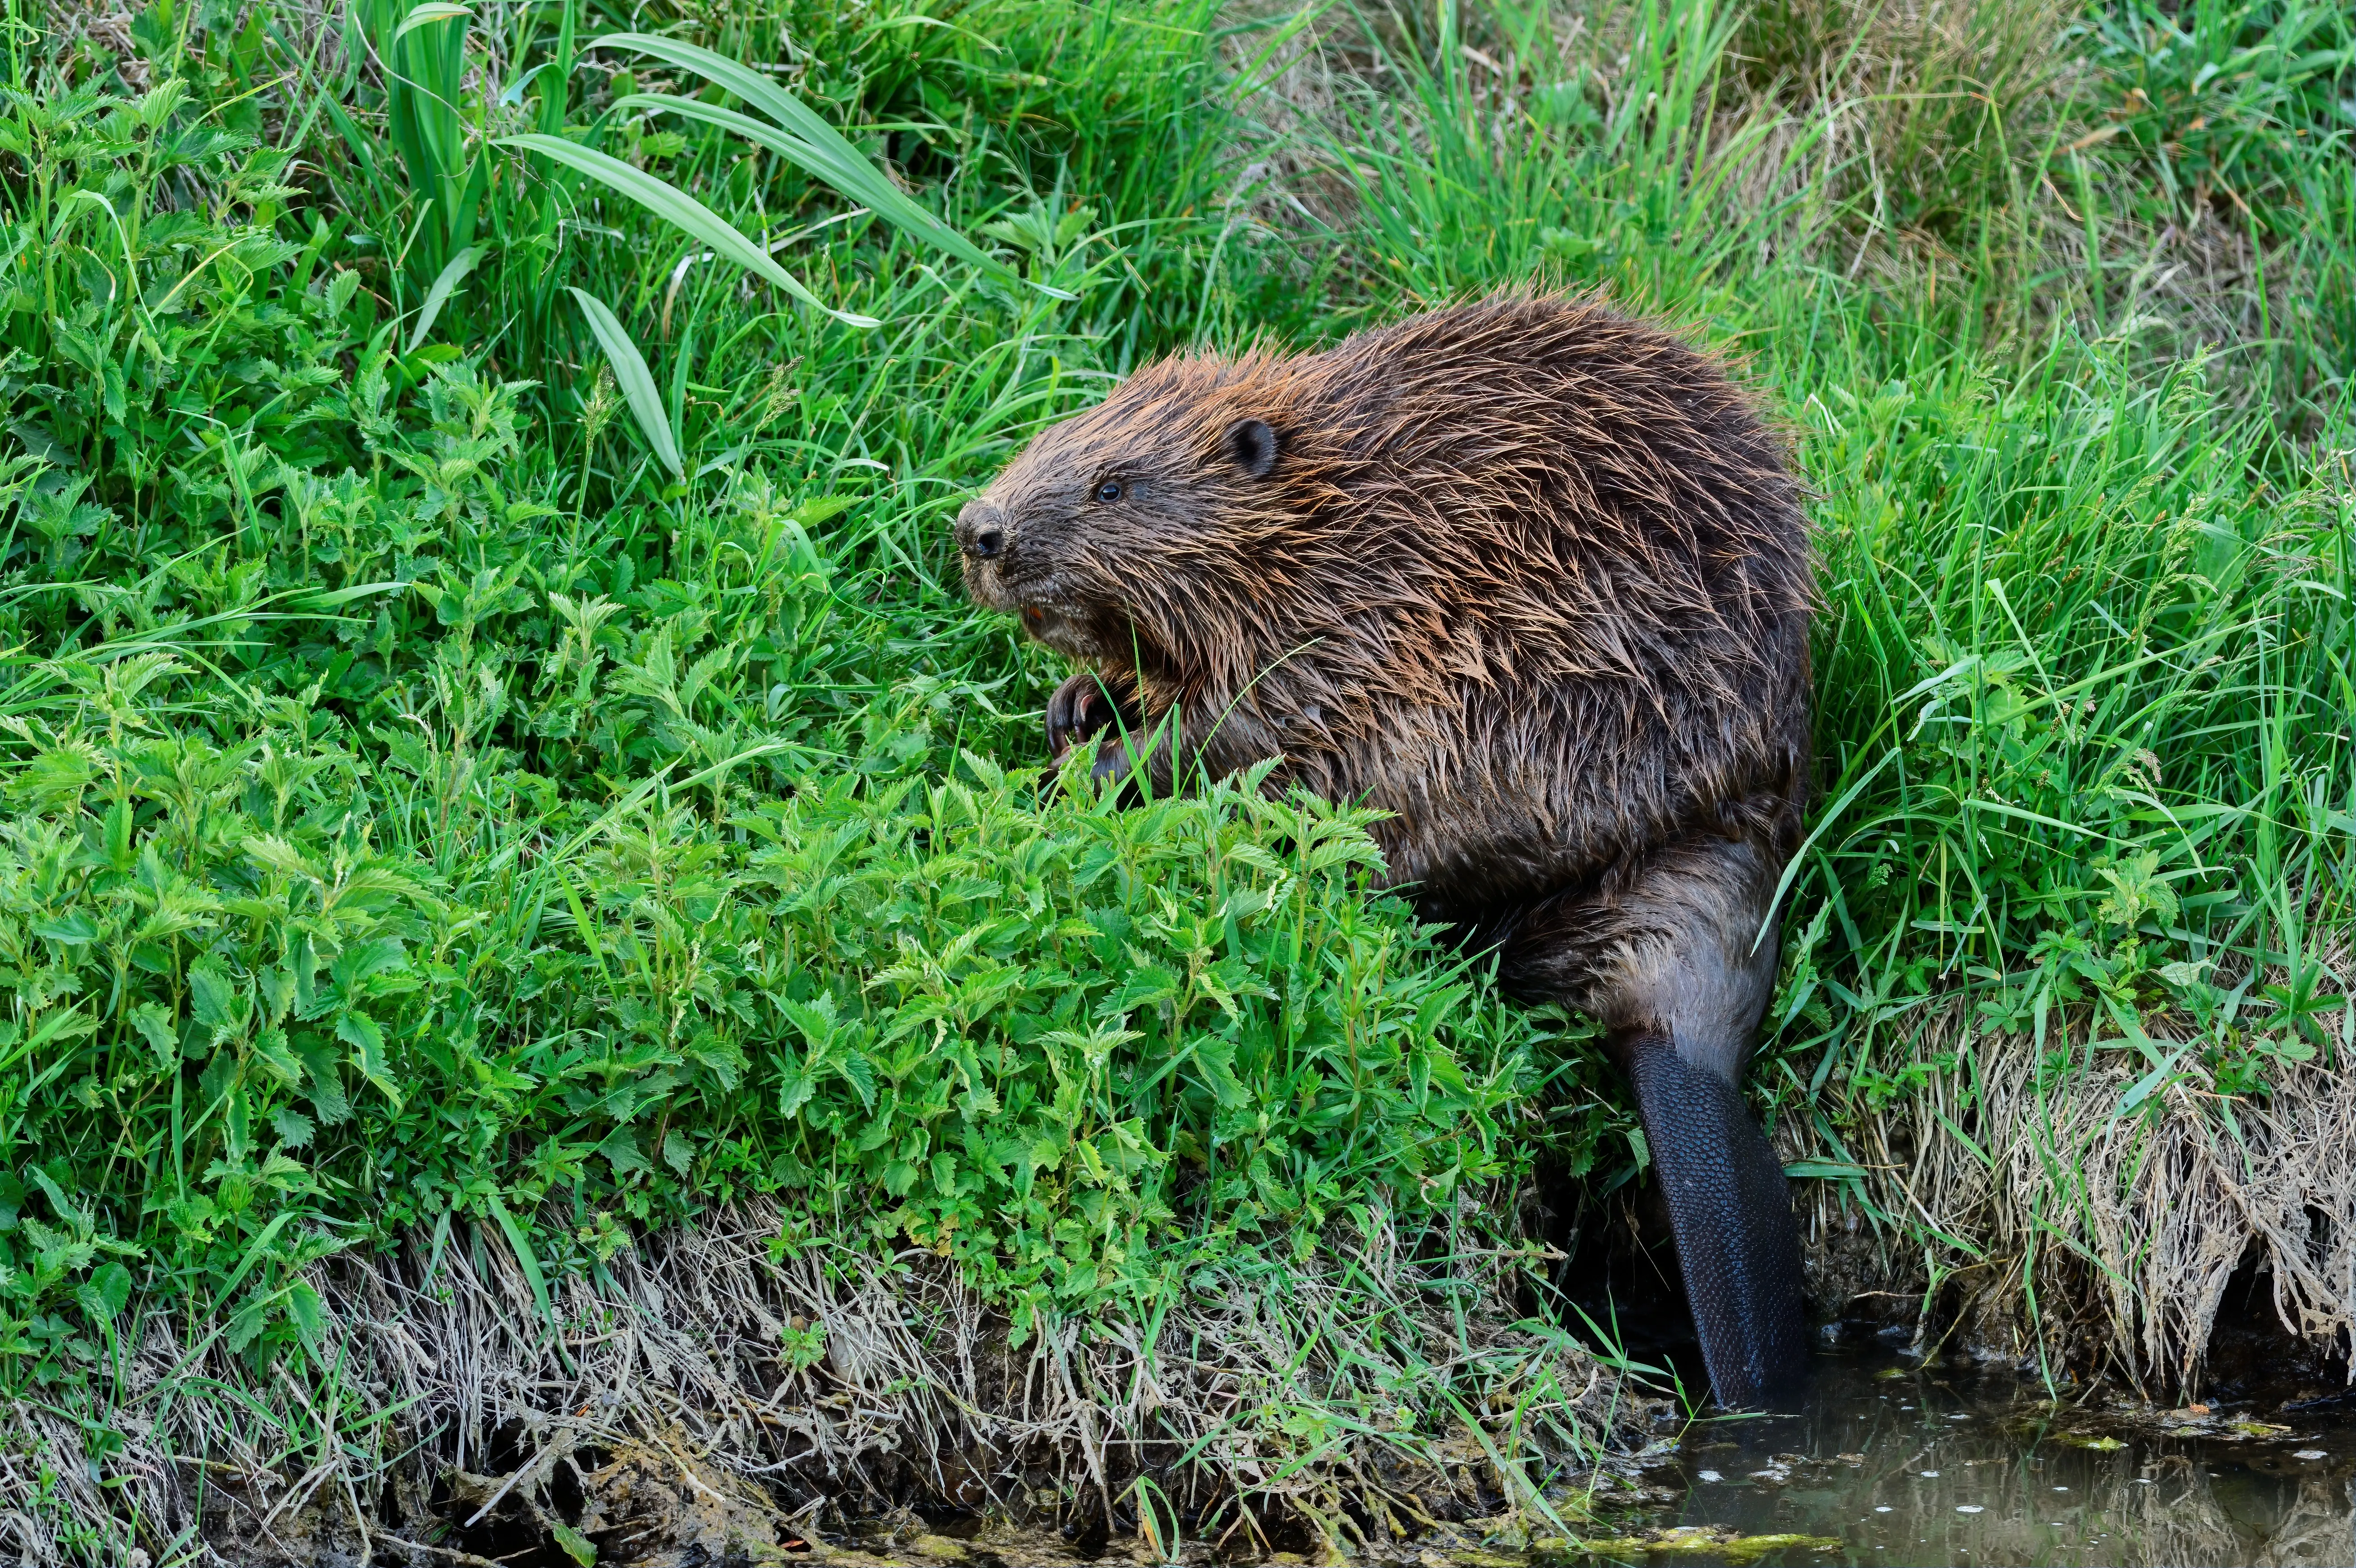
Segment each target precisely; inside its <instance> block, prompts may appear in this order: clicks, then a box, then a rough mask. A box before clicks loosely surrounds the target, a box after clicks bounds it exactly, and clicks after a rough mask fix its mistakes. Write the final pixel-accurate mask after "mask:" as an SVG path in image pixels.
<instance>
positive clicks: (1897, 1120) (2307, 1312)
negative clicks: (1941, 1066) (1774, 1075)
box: [1783, 1040, 2356, 1396]
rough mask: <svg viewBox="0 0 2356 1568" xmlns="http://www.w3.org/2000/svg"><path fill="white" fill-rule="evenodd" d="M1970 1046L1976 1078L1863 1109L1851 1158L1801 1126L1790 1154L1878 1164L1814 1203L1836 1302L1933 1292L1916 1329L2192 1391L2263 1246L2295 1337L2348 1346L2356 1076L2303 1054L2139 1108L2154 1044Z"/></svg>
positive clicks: (1827, 1289) (2004, 1354)
mask: <svg viewBox="0 0 2356 1568" xmlns="http://www.w3.org/2000/svg"><path fill="white" fill-rule="evenodd" d="M2122 1054H2124V1053H2122ZM1974 1057H1975V1061H1976V1072H1974V1073H1973V1074H1972V1075H1971V1079H1970V1080H1969V1082H1968V1083H1967V1082H1966V1081H1965V1079H1963V1078H1961V1077H1957V1076H1952V1075H1942V1076H1940V1077H1938V1078H1934V1079H1933V1081H1932V1082H1931V1083H1929V1084H1928V1085H1927V1086H1926V1087H1925V1088H1924V1089H1923V1091H1922V1093H1919V1094H1917V1095H1914V1096H1912V1097H1911V1098H1908V1099H1905V1100H1902V1101H1901V1102H1899V1103H1897V1104H1893V1105H1892V1106H1890V1108H1889V1109H1888V1110H1887V1111H1885V1112H1883V1113H1882V1114H1880V1115H1878V1116H1869V1117H1866V1118H1864V1119H1863V1120H1862V1122H1861V1123H1860V1124H1859V1125H1857V1126H1856V1127H1855V1129H1854V1136H1853V1137H1852V1140H1851V1142H1850V1143H1849V1145H1848V1147H1847V1156H1846V1157H1849V1158H1853V1159H1854V1160H1855V1162H1856V1163H1857V1165H1858V1166H1859V1167H1861V1168H1863V1172H1864V1174H1863V1176H1862V1178H1861V1179H1859V1180H1858V1181H1857V1182H1855V1183H1853V1184H1847V1183H1833V1182H1825V1183H1818V1184H1815V1187H1814V1189H1813V1192H1812V1194H1811V1196H1810V1198H1809V1200H1808V1203H1809V1211H1808V1214H1807V1217H1806V1221H1805V1222H1806V1224H1807V1227H1808V1230H1807V1236H1808V1241H1807V1247H1808V1251H1809V1253H1810V1254H1811V1263H1812V1265H1813V1273H1814V1275H1815V1278H1814V1281H1813V1283H1814V1285H1815V1289H1816V1293H1817V1295H1818V1296H1819V1301H1820V1305H1821V1306H1822V1307H1824V1308H1825V1309H1827V1310H1831V1311H1836V1312H1838V1311H1842V1310H1845V1309H1847V1308H1849V1307H1852V1306H1853V1305H1856V1304H1859V1303H1861V1302H1862V1301H1863V1300H1865V1299H1869V1298H1879V1300H1880V1301H1881V1302H1882V1303H1884V1304H1885V1305H1893V1306H1904V1307H1918V1306H1920V1305H1922V1304H1933V1305H1934V1306H1935V1307H1936V1311H1935V1315H1933V1313H1923V1314H1922V1316H1920V1317H1919V1318H1918V1322H1919V1330H1918V1343H1919V1344H1923V1345H1926V1346H1927V1345H1928V1344H1930V1343H1932V1342H1933V1341H1936V1340H1939V1339H1941V1338H1942V1337H1943V1336H1948V1337H1952V1339H1951V1343H1952V1344H1954V1345H1957V1346H1961V1347H1965V1348H1969V1349H1975V1350H1976V1351H1978V1352H1980V1353H1981V1354H1983V1355H1987V1356H1991V1357H1997V1358H2001V1359H2003V1360H2008V1361H2014V1362H2019V1363H2022V1364H2025V1365H2027V1366H2029V1367H2039V1366H2042V1367H2045V1368H2048V1369H2051V1370H2052V1371H2057V1372H2058V1371H2061V1370H2062V1369H2064V1368H2077V1369H2080V1370H2083V1371H2098V1372H2107V1373H2113V1374H2115V1375H2117V1376H2119V1377H2122V1378H2124V1379H2126V1381H2129V1382H2131V1383H2133V1384H2134V1385H2136V1387H2138V1388H2140V1389H2145V1390H2147V1391H2153V1392H2182V1393H2184V1394H2186V1395H2187V1396H2190V1394H2191V1393H2193V1392H2198V1389H2199V1387H2200V1383H2201V1377H2202V1375H2203V1371H2204V1365H2203V1362H2204V1357H2205V1355H2206V1353H2207V1350H2208V1347H2209V1343H2210V1337H2211V1330H2212V1328H2214V1327H2215V1324H2216V1321H2217V1314H2218V1308H2219V1306H2220V1304H2221V1303H2222V1300H2223V1298H2224V1295H2225V1286H2226V1282H2227V1281H2228V1279H2229V1278H2231V1277H2232V1275H2233V1273H2234V1271H2235V1269H2236V1268H2238V1267H2239V1266H2241V1265H2242V1264H2243V1263H2244V1260H2245V1259H2246V1258H2249V1257H2253V1256H2254V1257H2255V1258H2256V1259H2257V1260H2258V1263H2259V1265H2260V1269H2261V1272H2262V1273H2263V1274H2264V1275H2265V1277H2266V1278H2267V1279H2268V1281H2269V1283H2270V1285H2271V1290H2272V1300H2273V1305H2274V1309H2275V1312H2276V1317H2277V1319H2278V1320H2279V1322H2280V1324H2281V1326H2282V1328H2283V1331H2284V1333H2285V1335H2286V1338H2288V1339H2292V1340H2297V1341H2305V1342H2307V1343H2308V1344H2309V1345H2310V1346H2312V1347H2314V1348H2316V1349H2320V1350H2324V1351H2328V1352H2329V1353H2330V1354H2333V1355H2336V1356H2341V1357H2344V1356H2346V1355H2347V1353H2348V1350H2349V1349H2350V1344H2351V1335H2356V1077H2351V1075H2350V1074H2348V1073H2345V1072H2339V1071H2335V1070H2333V1069H2331V1068H2329V1067H2327V1066H2325V1065H2322V1064H2321V1063H2319V1062H2317V1063H2308V1064H2302V1065H2286V1066H2285V1067H2284V1068H2283V1069H2282V1070H2281V1072H2280V1074H2279V1076H2278V1078H2277V1079H2276V1083H2275V1086H2274V1091H2273V1093H2271V1094H2269V1095H2268V1096H2266V1097H2265V1098H2264V1099H2247V1098H2232V1099H2227V1098H2221V1097H2220V1096H2218V1095H2216V1094H2214V1093H2209V1092H2207V1090H2206V1089H2205V1087H2204V1085H2203V1084H2202V1083H2201V1082H2199V1081H2198V1080H2197V1079H2195V1080H2188V1081H2185V1082H2181V1083H2176V1084H2174V1085H2172V1086H2170V1087H2169V1088H2168V1089H2166V1090H2164V1091H2162V1092H2161V1093H2158V1094H2157V1095H2155V1096H2153V1097H2152V1099H2151V1100H2149V1101H2147V1102H2146V1103H2145V1104H2142V1105H2141V1106H2139V1107H2136V1108H2132V1109H2129V1110H2127V1111H2126V1112H2124V1113H2122V1111H2121V1109H2120V1106H2121V1101H2122V1098H2123V1097H2124V1096H2125V1095H2126V1093H2127V1091H2128V1090H2129V1088H2130V1086H2131V1085H2133V1084H2134V1083H2136V1081H2137V1080H2138V1079H2140V1078H2141V1077H2142V1076H2143V1075H2144V1073H2145V1072H2146V1071H2147V1063H2145V1062H2144V1061H2143V1060H2142V1059H2141V1058H2140V1057H2139V1056H2138V1057H2136V1059H2135V1060H2134V1061H2133V1062H2132V1063H2126V1064H2120V1065H2112V1064H2110V1063H2108V1062H2105V1063H2104V1064H2102V1065H2099V1066H2097V1067H2095V1068H2094V1069H2092V1070H2086V1071H2072V1072H2064V1073H2061V1074H2054V1073H2051V1072H2046V1071H2041V1070H2040V1067H2039V1065H2038V1061H2037V1055H2036V1053H2035V1052H2034V1051H2031V1050H2030V1049H2029V1047H2028V1044H2027V1042H2026V1041H2020V1040H2002V1041H1992V1040H1980V1041H1976V1042H1975V1046H1974ZM1783 1140H1784V1147H1785V1148H1786V1150H1787V1153H1788V1154H1789V1156H1790V1157H1794V1158H1816V1159H1826V1158H1830V1159H1841V1158H1843V1157H1844V1155H1843V1154H1842V1153H1840V1152H1839V1151H1836V1150H1834V1149H1833V1148H1831V1147H1829V1146H1828V1145H1827V1144H1826V1142H1825V1140H1824V1139H1823V1138H1822V1137H1821V1136H1819V1135H1818V1134H1817V1133H1816V1132H1815V1131H1813V1130H1811V1129H1807V1128H1804V1127H1802V1126H1801V1125H1799V1124H1798V1122H1797V1121H1796V1120H1794V1121H1787V1122H1786V1123H1785V1125H1784V1128H1783ZM1860 1199H1861V1200H1862V1202H1860V1201H1859V1200H1860ZM1866 1205H1870V1208H1871V1211H1872V1212H1873V1214H1874V1215H1877V1216H1878V1220H1877V1219H1869V1216H1868V1214H1867V1212H1866V1209H1865V1206H1866ZM1901 1238H1902V1240H1901Z"/></svg>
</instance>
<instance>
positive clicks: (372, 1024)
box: [336, 1012, 402, 1111]
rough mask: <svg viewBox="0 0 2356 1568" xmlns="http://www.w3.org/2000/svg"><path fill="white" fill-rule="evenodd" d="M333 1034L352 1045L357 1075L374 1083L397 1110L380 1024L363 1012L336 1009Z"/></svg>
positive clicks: (396, 1092)
mask: <svg viewBox="0 0 2356 1568" xmlns="http://www.w3.org/2000/svg"><path fill="white" fill-rule="evenodd" d="M336 1038H337V1040H342V1041H343V1042H344V1043H345V1044H346V1045H348V1046H350V1047H351V1048H352V1054H351V1062H352V1065H353V1066H355V1067H357V1068H359V1070H360V1076H361V1077H363V1078H365V1079H367V1080H368V1081H369V1083H373V1084H375V1085H376V1086H377V1089H378V1090H379V1092H380V1093H382V1094H383V1095H384V1097H385V1098H386V1099H388V1100H390V1101H391V1102H392V1108H393V1109H394V1110H395V1111H398V1110H400V1109H401V1104H402V1094H401V1090H400V1089H399V1088H398V1087H397V1086H396V1085H395V1084H394V1083H393V1081H392V1067H391V1063H390V1062H388V1061H386V1060H385V1054H384V1029H383V1028H382V1027H381V1026H380V1025H379V1024H378V1022H377V1021H376V1020H375V1019H372V1018H370V1017H369V1016H368V1015H367V1014H366V1013H361V1012H344V1013H339V1014H337V1018H336Z"/></svg>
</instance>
